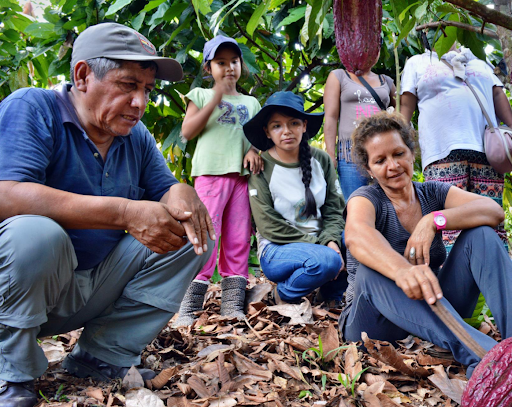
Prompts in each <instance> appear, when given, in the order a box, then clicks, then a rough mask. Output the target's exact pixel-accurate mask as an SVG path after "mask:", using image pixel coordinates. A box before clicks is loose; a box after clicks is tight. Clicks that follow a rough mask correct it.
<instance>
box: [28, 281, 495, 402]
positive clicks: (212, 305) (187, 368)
mask: <svg viewBox="0 0 512 407" xmlns="http://www.w3.org/2000/svg"><path fill="white" fill-rule="evenodd" d="M270 289H271V285H270V284H269V283H268V282H267V281H265V280H264V279H263V278H260V279H257V278H255V277H253V276H251V279H250V290H249V291H248V294H247V307H248V308H247V318H246V320H245V321H232V320H228V319H225V318H222V317H220V316H219V309H220V294H221V292H220V287H219V285H218V284H214V285H211V286H210V289H209V291H208V293H207V297H206V303H205V309H206V310H205V312H204V313H202V315H201V316H200V317H199V319H198V321H197V322H196V323H195V324H194V326H193V327H191V328H190V327H189V328H180V329H173V328H171V324H169V326H167V327H166V328H165V329H163V330H162V332H161V333H160V335H159V336H158V337H157V338H156V339H155V340H154V341H153V342H152V343H151V344H150V345H149V346H148V347H147V348H146V350H145V351H144V353H143V362H144V365H145V367H149V368H152V369H154V370H155V371H158V372H161V373H160V374H159V375H158V376H157V377H156V378H155V379H153V380H152V381H148V382H146V383H144V382H143V380H142V378H141V376H140V375H139V374H138V372H137V371H136V370H132V371H130V373H129V374H128V375H127V377H126V378H125V380H124V381H122V380H117V381H111V382H95V381H94V380H92V379H78V378H75V377H73V376H71V375H68V374H67V373H66V371H65V370H64V369H62V367H61V362H62V360H63V358H64V357H65V356H66V354H67V353H68V352H69V351H71V349H72V348H73V346H74V344H75V343H76V341H77V339H78V338H79V336H80V332H79V331H74V332H70V333H68V334H65V335H59V336H58V337H53V338H45V339H44V340H43V341H42V342H41V346H42V347H43V350H44V351H45V353H46V355H47V357H48V359H49V361H50V368H49V369H48V371H47V373H46V374H45V375H44V376H43V377H42V378H41V379H40V380H38V381H37V382H36V388H37V389H38V390H39V394H40V397H41V402H40V406H52V407H57V406H61V407H86V406H88V407H92V406H108V407H110V406H127V407H135V406H137V407H139V406H141V407H163V406H168V407H174V406H176V407H192V406H201V407H208V406H211V407H230V406H267V407H283V406H290V407H295V406H318V407H320V406H327V407H356V406H368V407H390V406H425V407H436V406H443V407H449V406H458V405H459V404H458V403H459V402H460V398H461V395H462V391H463V389H464V386H465V384H466V377H465V370H464V368H463V367H462V366H460V365H459V364H458V363H456V362H454V361H453V359H452V356H451V354H450V353H449V352H447V351H445V350H443V349H440V348H438V347H436V346H434V345H432V344H431V343H429V342H425V341H421V340H419V339H418V338H413V337H409V338H407V339H405V340H403V341H402V342H401V343H400V344H399V347H398V348H394V347H393V346H391V345H390V344H389V343H387V342H381V341H376V340H372V339H371V338H368V337H367V336H366V335H364V334H363V338H364V346H365V347H366V349H367V350H368V351H367V352H364V351H362V350H361V344H362V342H360V343H342V342H341V338H340V335H339V332H338V324H337V317H338V314H339V310H337V309H329V308H327V307H326V306H325V304H314V305H313V306H312V305H311V302H313V303H314V298H313V296H311V298H309V299H308V300H306V301H304V302H303V303H302V304H300V305H291V304H286V305H271V304H270V303H269V301H268V293H269V291H270ZM133 329H134V330H136V329H137V327H133ZM481 329H482V330H484V331H486V332H488V333H489V334H490V335H493V336H497V335H499V334H498V333H497V332H496V330H495V328H494V326H493V325H492V322H491V321H487V322H484V323H483V326H482V327H481Z"/></svg>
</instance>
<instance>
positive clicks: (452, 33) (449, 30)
mask: <svg viewBox="0 0 512 407" xmlns="http://www.w3.org/2000/svg"><path fill="white" fill-rule="evenodd" d="M448 20H450V21H459V16H458V15H457V14H452V15H451V16H450V18H449V19H448ZM444 32H445V34H446V37H445V36H444V35H441V37H439V39H438V40H437V41H436V44H435V49H436V52H437V56H438V57H439V58H441V57H442V56H443V55H444V54H446V53H447V52H448V51H449V50H450V48H451V47H452V45H453V44H454V43H455V41H456V40H457V28H456V27H445V28H444Z"/></svg>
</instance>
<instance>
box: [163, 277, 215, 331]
mask: <svg viewBox="0 0 512 407" xmlns="http://www.w3.org/2000/svg"><path fill="white" fill-rule="evenodd" d="M209 284H210V283H209V282H208V281H203V280H193V281H192V282H191V283H190V285H189V286H188V289H187V292H186V294H185V297H183V300H182V301H181V305H180V310H179V314H178V319H176V321H175V322H174V324H172V326H173V328H177V327H179V326H190V325H192V324H193V323H194V321H195V320H196V319H197V316H196V315H195V314H194V313H195V312H197V311H201V310H202V309H203V303H204V296H205V294H206V291H207V290H208V285H209Z"/></svg>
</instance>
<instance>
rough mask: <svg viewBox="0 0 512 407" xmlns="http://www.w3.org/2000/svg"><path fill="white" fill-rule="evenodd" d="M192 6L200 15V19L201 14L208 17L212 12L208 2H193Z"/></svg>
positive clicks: (193, 0) (196, 0)
mask: <svg viewBox="0 0 512 407" xmlns="http://www.w3.org/2000/svg"><path fill="white" fill-rule="evenodd" d="M192 5H193V6H194V9H195V10H196V13H197V14H198V17H199V13H201V14H203V15H206V14H208V13H210V12H211V11H212V9H211V7H210V2H209V1H208V0H192Z"/></svg>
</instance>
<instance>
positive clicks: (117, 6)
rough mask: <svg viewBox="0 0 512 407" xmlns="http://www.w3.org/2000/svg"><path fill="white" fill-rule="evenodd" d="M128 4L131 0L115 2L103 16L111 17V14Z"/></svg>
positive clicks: (117, 0)
mask: <svg viewBox="0 0 512 407" xmlns="http://www.w3.org/2000/svg"><path fill="white" fill-rule="evenodd" d="M130 3H131V0H116V2H115V3H114V4H112V5H111V6H110V7H109V8H108V10H107V12H106V13H105V15H106V16H111V15H112V14H115V13H117V12H118V11H119V10H121V9H122V8H123V7H125V6H127V5H128V4H130Z"/></svg>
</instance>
